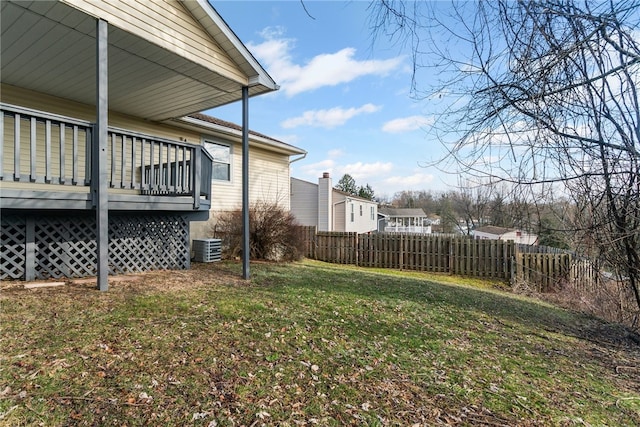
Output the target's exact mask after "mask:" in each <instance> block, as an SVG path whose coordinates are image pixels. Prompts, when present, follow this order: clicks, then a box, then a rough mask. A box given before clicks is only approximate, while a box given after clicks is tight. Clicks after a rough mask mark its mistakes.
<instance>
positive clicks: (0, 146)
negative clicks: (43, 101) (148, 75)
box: [0, 103, 212, 215]
mask: <svg viewBox="0 0 640 427" xmlns="http://www.w3.org/2000/svg"><path fill="white" fill-rule="evenodd" d="M0 126H2V132H0V159H2V161H0V189H1V190H2V191H1V192H0V204H1V206H2V208H3V209H38V210H57V209H64V210H73V211H77V210H91V209H94V208H95V206H96V201H95V197H94V196H95V192H93V191H91V188H92V187H91V182H92V180H93V179H95V174H93V173H92V147H91V145H92V132H93V129H94V124H93V123H90V122H87V121H83V120H80V119H75V118H70V117H64V116H60V115H56V114H52V113H47V112H43V111H36V110H31V109H27V108H24V107H19V106H15V105H8V104H4V103H0ZM106 160H107V164H106V171H107V179H108V208H109V210H120V211H127V210H141V209H142V210H148V211H149V210H150V211H183V212H197V211H200V212H203V214H205V215H206V214H207V213H208V210H209V208H210V205H211V167H212V158H211V156H210V155H209V154H208V153H207V151H206V150H205V149H204V148H203V147H202V146H201V145H194V144H188V143H185V142H181V141H172V140H169V139H164V138H160V137H157V136H153V135H145V134H141V133H137V132H133V131H128V130H124V129H117V128H113V127H109V128H108V139H107V156H106Z"/></svg>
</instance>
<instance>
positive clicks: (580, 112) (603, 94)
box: [370, 0, 640, 326]
mask: <svg viewBox="0 0 640 427" xmlns="http://www.w3.org/2000/svg"><path fill="white" fill-rule="evenodd" d="M370 10H371V17H372V21H371V22H372V23H373V30H374V33H375V34H376V36H378V37H379V36H390V37H392V38H395V39H396V40H399V41H400V40H401V41H403V42H408V43H410V44H411V47H412V52H413V60H414V74H413V88H414V94H415V95H416V96H418V97H422V96H431V97H433V95H434V94H436V93H437V94H439V96H443V97H444V98H447V99H448V100H451V99H453V100H455V101H456V102H451V103H450V104H449V105H450V106H449V107H447V108H445V109H444V110H443V111H444V113H443V114H442V116H441V117H440V118H439V119H438V121H437V125H436V127H435V128H434V129H436V130H437V131H438V135H439V136H440V137H442V138H443V140H444V139H445V138H446V139H448V140H449V141H450V142H451V143H450V144H448V145H447V148H448V150H449V158H450V159H453V160H454V161H455V162H456V164H457V165H458V167H459V170H461V171H464V172H466V173H469V174H473V175H476V176H482V175H489V176H491V178H492V180H493V181H495V180H496V179H499V180H503V181H508V182H511V183H514V184H515V185H517V186H519V188H520V194H525V191H528V192H529V193H528V194H529V195H530V196H531V199H536V198H540V197H543V195H544V192H547V191H553V192H555V193H556V194H564V195H566V196H567V197H572V198H573V199H574V203H576V205H577V206H578V209H576V212H578V213H579V215H577V216H576V218H575V219H576V223H575V226H576V228H575V230H574V231H575V232H576V233H580V234H581V235H582V237H583V241H590V242H593V246H591V247H589V248H588V249H589V251H590V252H591V253H592V254H593V255H596V256H598V257H599V258H600V259H601V260H603V261H604V262H605V263H606V265H607V267H608V268H609V269H611V270H612V271H614V272H616V273H617V274H618V275H619V277H620V279H621V280H623V281H624V282H625V283H627V284H628V287H629V289H630V290H631V295H633V297H632V298H634V299H635V302H636V306H637V308H638V313H640V216H639V215H640V100H639V98H638V85H639V84H640V77H639V75H640V73H639V71H640V2H638V1H637V0H610V1H607V2H592V1H586V0H585V1H579V0H552V1H543V2H542V1H533V2H529V1H523V0H520V1H512V0H498V1H493V0H492V1H477V2H460V3H453V4H452V5H450V6H449V7H447V8H445V7H443V5H442V3H437V2H434V3H431V2H404V1H393V0H383V1H380V2H375V3H372V4H371V9H370ZM424 66H431V67H436V68H437V69H438V71H439V72H440V74H438V75H439V76H443V80H442V81H439V82H437V84H436V85H435V86H434V87H427V88H423V87H421V86H420V84H419V83H420V76H421V71H422V67H424ZM461 106H462V107H461ZM541 194H542V195H541ZM638 313H636V314H635V316H636V318H635V320H634V321H632V323H635V325H634V326H638V322H639V321H640V319H639V317H638Z"/></svg>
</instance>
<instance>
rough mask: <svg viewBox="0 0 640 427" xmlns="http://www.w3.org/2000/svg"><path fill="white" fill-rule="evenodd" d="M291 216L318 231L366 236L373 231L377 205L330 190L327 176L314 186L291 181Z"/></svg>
mask: <svg viewBox="0 0 640 427" xmlns="http://www.w3.org/2000/svg"><path fill="white" fill-rule="evenodd" d="M290 194H291V213H292V214H293V215H294V216H295V217H296V219H297V220H298V222H299V223H300V224H302V225H307V226H315V227H317V229H318V231H350V232H356V233H368V232H370V231H375V230H376V227H377V217H378V205H377V204H376V203H375V202H373V201H371V200H367V199H364V198H362V197H358V196H353V195H351V194H348V193H345V192H343V191H339V190H336V189H335V188H333V185H332V183H331V177H330V176H329V173H327V172H325V173H323V174H322V177H321V178H319V179H318V183H317V184H314V183H312V182H308V181H303V180H301V179H297V178H291V192H290Z"/></svg>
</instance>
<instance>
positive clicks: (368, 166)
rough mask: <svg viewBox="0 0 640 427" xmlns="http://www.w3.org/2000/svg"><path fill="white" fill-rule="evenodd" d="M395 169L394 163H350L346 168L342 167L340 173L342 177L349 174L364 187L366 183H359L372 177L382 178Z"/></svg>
mask: <svg viewBox="0 0 640 427" xmlns="http://www.w3.org/2000/svg"><path fill="white" fill-rule="evenodd" d="M392 169H393V163H390V162H386V163H383V162H375V163H362V162H356V163H350V164H348V165H345V166H340V167H339V168H338V171H339V172H340V177H342V175H344V174H345V173H348V174H349V175H351V176H352V177H353V179H355V180H356V182H357V183H358V184H360V185H364V182H359V181H363V180H366V179H367V178H371V177H380V176H381V175H384V174H385V173H388V172H390V171H391V170H392Z"/></svg>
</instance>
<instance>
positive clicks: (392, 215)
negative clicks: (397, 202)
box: [378, 207, 431, 234]
mask: <svg viewBox="0 0 640 427" xmlns="http://www.w3.org/2000/svg"><path fill="white" fill-rule="evenodd" d="M378 231H385V232H395V233H423V234H429V233H431V221H429V218H428V217H427V214H425V213H424V211H423V210H422V209H419V208H418V209H412V208H386V207H385V208H380V209H378Z"/></svg>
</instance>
